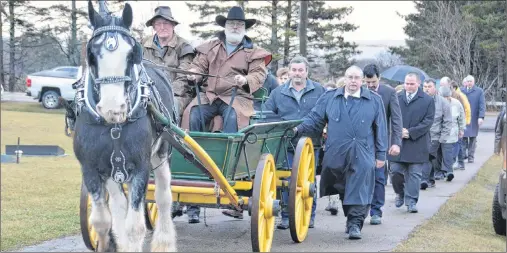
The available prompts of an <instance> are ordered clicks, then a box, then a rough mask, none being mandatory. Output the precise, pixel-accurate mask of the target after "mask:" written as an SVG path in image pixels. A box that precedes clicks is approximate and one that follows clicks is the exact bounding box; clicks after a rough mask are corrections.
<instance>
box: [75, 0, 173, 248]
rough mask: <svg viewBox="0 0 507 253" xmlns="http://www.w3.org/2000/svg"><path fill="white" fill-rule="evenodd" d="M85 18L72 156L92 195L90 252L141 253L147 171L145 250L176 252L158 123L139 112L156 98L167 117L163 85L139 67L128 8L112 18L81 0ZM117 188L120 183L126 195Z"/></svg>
mask: <svg viewBox="0 0 507 253" xmlns="http://www.w3.org/2000/svg"><path fill="white" fill-rule="evenodd" d="M88 15H89V19H90V23H91V25H92V26H93V29H94V31H93V35H92V37H91V39H90V40H89V41H88V45H87V61H88V68H87V69H86V72H85V74H84V75H85V76H84V81H83V86H82V87H81V88H80V90H79V92H78V98H79V102H78V103H77V104H78V116H77V119H76V123H75V132H74V153H75V154H76V157H77V159H78V160H79V162H80V164H81V170H82V174H83V181H84V184H85V186H86V188H87V189H88V192H89V193H90V194H91V197H92V210H91V214H90V217H91V225H93V227H94V228H95V230H96V232H97V234H98V238H99V239H98V248H97V249H98V250H99V251H106V250H114V249H115V248H116V249H117V250H119V251H129V252H133V251H142V248H143V243H144V242H143V241H144V238H145V234H146V225H145V218H144V212H145V210H144V209H145V196H146V190H147V185H148V180H149V176H150V172H151V171H152V170H154V175H155V183H156V189H155V200H156V203H157V205H158V209H159V214H158V220H157V221H156V226H155V231H154V234H153V237H152V238H153V239H152V244H151V247H152V251H176V231H175V229H174V224H173V221H172V218H171V206H172V195H171V188H170V185H171V173H170V169H169V162H168V157H169V156H170V151H171V147H170V145H169V144H168V142H167V141H164V140H162V139H161V138H160V137H159V136H160V131H161V125H159V124H158V123H157V121H155V120H153V118H152V116H151V115H150V114H149V113H148V112H147V109H146V104H147V102H148V99H153V97H156V98H157V99H154V101H155V103H156V104H157V105H158V107H159V109H160V110H161V111H162V112H163V113H165V114H166V116H168V117H171V116H173V115H174V108H173V105H174V102H173V101H174V98H173V94H172V89H171V87H170V83H169V81H168V80H167V79H166V78H165V75H164V74H163V73H162V72H161V71H160V70H156V69H150V68H145V67H144V66H143V64H142V61H143V60H142V47H141V46H140V44H139V43H137V42H136V41H135V39H134V37H132V35H131V33H130V27H131V25H132V19H133V14H132V8H131V6H130V5H129V4H125V7H124V9H123V12H122V15H121V17H117V16H113V15H111V14H110V13H107V14H105V15H100V14H99V13H97V12H96V11H95V9H94V7H93V5H92V2H91V0H89V1H88ZM122 184H126V185H127V188H128V194H125V191H124V190H123V187H122ZM127 195H128V196H127ZM106 196H108V200H106Z"/></svg>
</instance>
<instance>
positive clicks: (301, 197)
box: [289, 137, 316, 243]
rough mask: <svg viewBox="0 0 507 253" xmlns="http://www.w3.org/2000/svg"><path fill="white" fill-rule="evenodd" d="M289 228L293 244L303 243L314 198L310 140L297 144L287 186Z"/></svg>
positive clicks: (304, 139)
mask: <svg viewBox="0 0 507 253" xmlns="http://www.w3.org/2000/svg"><path fill="white" fill-rule="evenodd" d="M289 188H290V191H289V228H290V235H291V237H292V240H293V241H294V242H297V243H300V242H303V241H304V240H305V238H306V236H307V234H308V226H309V225H310V218H311V214H312V204H313V198H314V197H316V184H315V154H314V151H313V144H312V141H311V139H310V138H306V137H305V138H301V139H300V140H299V142H298V145H297V148H296V152H295V154H294V160H293V161H292V171H291V176H290V185H289Z"/></svg>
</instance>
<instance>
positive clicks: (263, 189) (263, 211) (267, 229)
mask: <svg viewBox="0 0 507 253" xmlns="http://www.w3.org/2000/svg"><path fill="white" fill-rule="evenodd" d="M275 172H276V168H275V161H274V159H273V155H271V154H263V155H262V157H261V159H260V161H259V165H258V166H257V170H256V172H255V181H254V189H253V196H252V198H251V200H252V201H253V202H252V219H251V226H252V249H253V251H254V252H269V251H270V250H271V245H272V243H273V234H274V231H275V218H276V217H275V216H274V215H273V202H274V201H275V200H276V174H275Z"/></svg>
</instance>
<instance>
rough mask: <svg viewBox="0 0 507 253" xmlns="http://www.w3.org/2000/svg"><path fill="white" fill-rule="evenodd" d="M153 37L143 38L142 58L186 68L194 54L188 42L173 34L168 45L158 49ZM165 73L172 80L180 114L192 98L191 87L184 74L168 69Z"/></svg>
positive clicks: (168, 65) (169, 65)
mask: <svg viewBox="0 0 507 253" xmlns="http://www.w3.org/2000/svg"><path fill="white" fill-rule="evenodd" d="M154 37H155V36H149V37H148V38H146V39H145V40H144V42H143V58H145V59H148V60H150V61H153V62H154V63H156V64H160V65H164V66H167V67H173V68H180V69H185V70H186V69H188V67H189V66H190V64H191V63H192V60H193V59H194V56H195V50H194V48H193V47H192V46H191V45H190V43H188V42H187V41H186V40H185V39H183V38H181V37H180V36H178V35H177V34H174V36H173V38H172V39H171V41H169V43H168V45H167V46H165V47H164V49H160V48H159V47H158V46H157V45H156V44H155V42H154V41H153V38H154ZM166 73H167V75H168V76H169V78H170V80H171V82H172V85H173V92H174V95H175V97H176V99H177V100H178V103H179V104H178V107H179V111H180V112H179V115H181V114H182V113H183V110H184V109H185V107H186V106H187V105H188V103H189V102H190V100H191V99H192V98H191V95H190V94H191V88H190V87H189V86H188V82H187V77H186V75H184V74H176V73H174V72H168V71H166Z"/></svg>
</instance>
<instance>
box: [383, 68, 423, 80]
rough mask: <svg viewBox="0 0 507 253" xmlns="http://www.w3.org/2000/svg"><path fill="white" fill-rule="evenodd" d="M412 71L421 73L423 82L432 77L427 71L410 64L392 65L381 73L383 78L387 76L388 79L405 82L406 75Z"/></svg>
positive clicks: (420, 76)
mask: <svg viewBox="0 0 507 253" xmlns="http://www.w3.org/2000/svg"><path fill="white" fill-rule="evenodd" d="M410 72H413V73H416V74H419V78H420V79H421V83H422V82H424V80H425V79H427V78H430V77H429V76H428V74H426V72H424V71H423V70H421V69H419V68H416V67H412V66H408V65H396V66H393V67H390V68H388V69H386V70H384V71H383V72H382V73H381V74H380V75H381V76H382V78H385V79H387V80H391V81H396V82H400V83H404V82H405V76H406V75H407V74H408V73H410Z"/></svg>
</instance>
